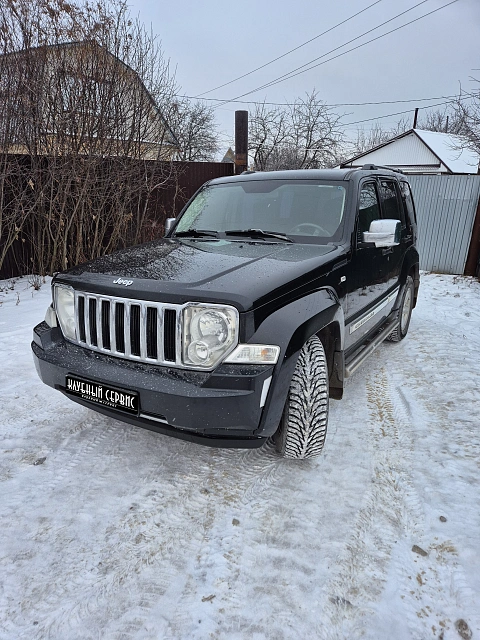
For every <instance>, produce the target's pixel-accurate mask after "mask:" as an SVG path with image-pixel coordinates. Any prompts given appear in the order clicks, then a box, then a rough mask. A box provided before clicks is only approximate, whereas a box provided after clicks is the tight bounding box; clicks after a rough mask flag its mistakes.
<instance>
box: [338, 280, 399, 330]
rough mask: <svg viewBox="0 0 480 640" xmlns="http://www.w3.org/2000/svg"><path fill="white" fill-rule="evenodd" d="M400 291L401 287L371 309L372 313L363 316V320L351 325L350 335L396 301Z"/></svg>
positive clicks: (368, 312) (360, 319)
mask: <svg viewBox="0 0 480 640" xmlns="http://www.w3.org/2000/svg"><path fill="white" fill-rule="evenodd" d="M399 291H400V287H397V288H396V289H395V291H392V293H391V294H390V295H389V296H387V297H386V298H385V299H384V300H382V302H380V303H379V304H377V306H376V307H374V308H373V309H371V310H370V311H367V313H366V314H365V315H363V316H362V317H361V318H359V319H358V320H357V321H356V322H354V323H353V324H351V325H350V330H349V331H350V334H352V333H353V332H354V331H356V330H357V329H360V327H363V325H364V324H365V323H367V322H368V321H369V320H371V319H372V318H373V317H374V316H376V315H377V313H379V312H380V311H381V310H382V309H384V308H385V307H386V306H387V304H388V303H389V302H391V301H392V300H395V298H396V297H397V295H398V292H399Z"/></svg>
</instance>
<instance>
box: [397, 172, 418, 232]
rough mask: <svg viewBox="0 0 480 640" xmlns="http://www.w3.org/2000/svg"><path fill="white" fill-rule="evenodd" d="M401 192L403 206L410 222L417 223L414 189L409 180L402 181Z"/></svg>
mask: <svg viewBox="0 0 480 640" xmlns="http://www.w3.org/2000/svg"><path fill="white" fill-rule="evenodd" d="M400 193H401V194H402V201H403V207H404V209H405V211H406V213H407V217H408V220H409V224H410V225H412V224H416V223H417V216H416V215H415V207H414V205H413V198H412V191H411V189H410V185H409V184H408V182H400Z"/></svg>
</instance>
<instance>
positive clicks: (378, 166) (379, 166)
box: [360, 164, 405, 175]
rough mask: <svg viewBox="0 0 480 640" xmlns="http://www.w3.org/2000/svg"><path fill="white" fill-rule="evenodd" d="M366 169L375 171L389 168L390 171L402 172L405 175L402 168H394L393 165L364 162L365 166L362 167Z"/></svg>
mask: <svg viewBox="0 0 480 640" xmlns="http://www.w3.org/2000/svg"><path fill="white" fill-rule="evenodd" d="M360 168H361V169H363V170H364V171H375V170H376V169H388V171H394V172H395V173H401V174H402V175H405V172H404V171H402V170H401V169H394V168H393V167H387V166H386V165H383V164H364V165H363V167H360Z"/></svg>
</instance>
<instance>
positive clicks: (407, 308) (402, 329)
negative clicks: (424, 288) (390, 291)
mask: <svg viewBox="0 0 480 640" xmlns="http://www.w3.org/2000/svg"><path fill="white" fill-rule="evenodd" d="M413 295H414V287H413V279H412V277H411V276H407V281H406V282H405V286H404V288H403V295H402V301H401V303H400V307H399V309H398V319H399V320H400V324H399V325H398V327H397V328H396V329H395V330H394V331H392V333H391V334H390V335H389V336H388V338H387V340H390V341H391V342H400V340H403V339H404V338H405V336H406V335H407V331H408V327H409V325H410V318H411V317H412V309H413Z"/></svg>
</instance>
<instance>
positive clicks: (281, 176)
mask: <svg viewBox="0 0 480 640" xmlns="http://www.w3.org/2000/svg"><path fill="white" fill-rule="evenodd" d="M369 175H375V176H380V175H388V176H393V177H399V175H398V172H394V171H391V170H389V169H386V168H385V169H384V168H383V167H382V168H381V169H380V168H378V169H370V168H369V169H363V168H362V169H352V168H348V169H290V170H285V171H245V172H244V173H242V174H240V175H238V176H226V177H224V178H214V179H213V180H211V181H210V182H209V184H225V183H228V182H250V181H255V180H338V181H340V180H360V179H361V178H363V177H366V176H369Z"/></svg>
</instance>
